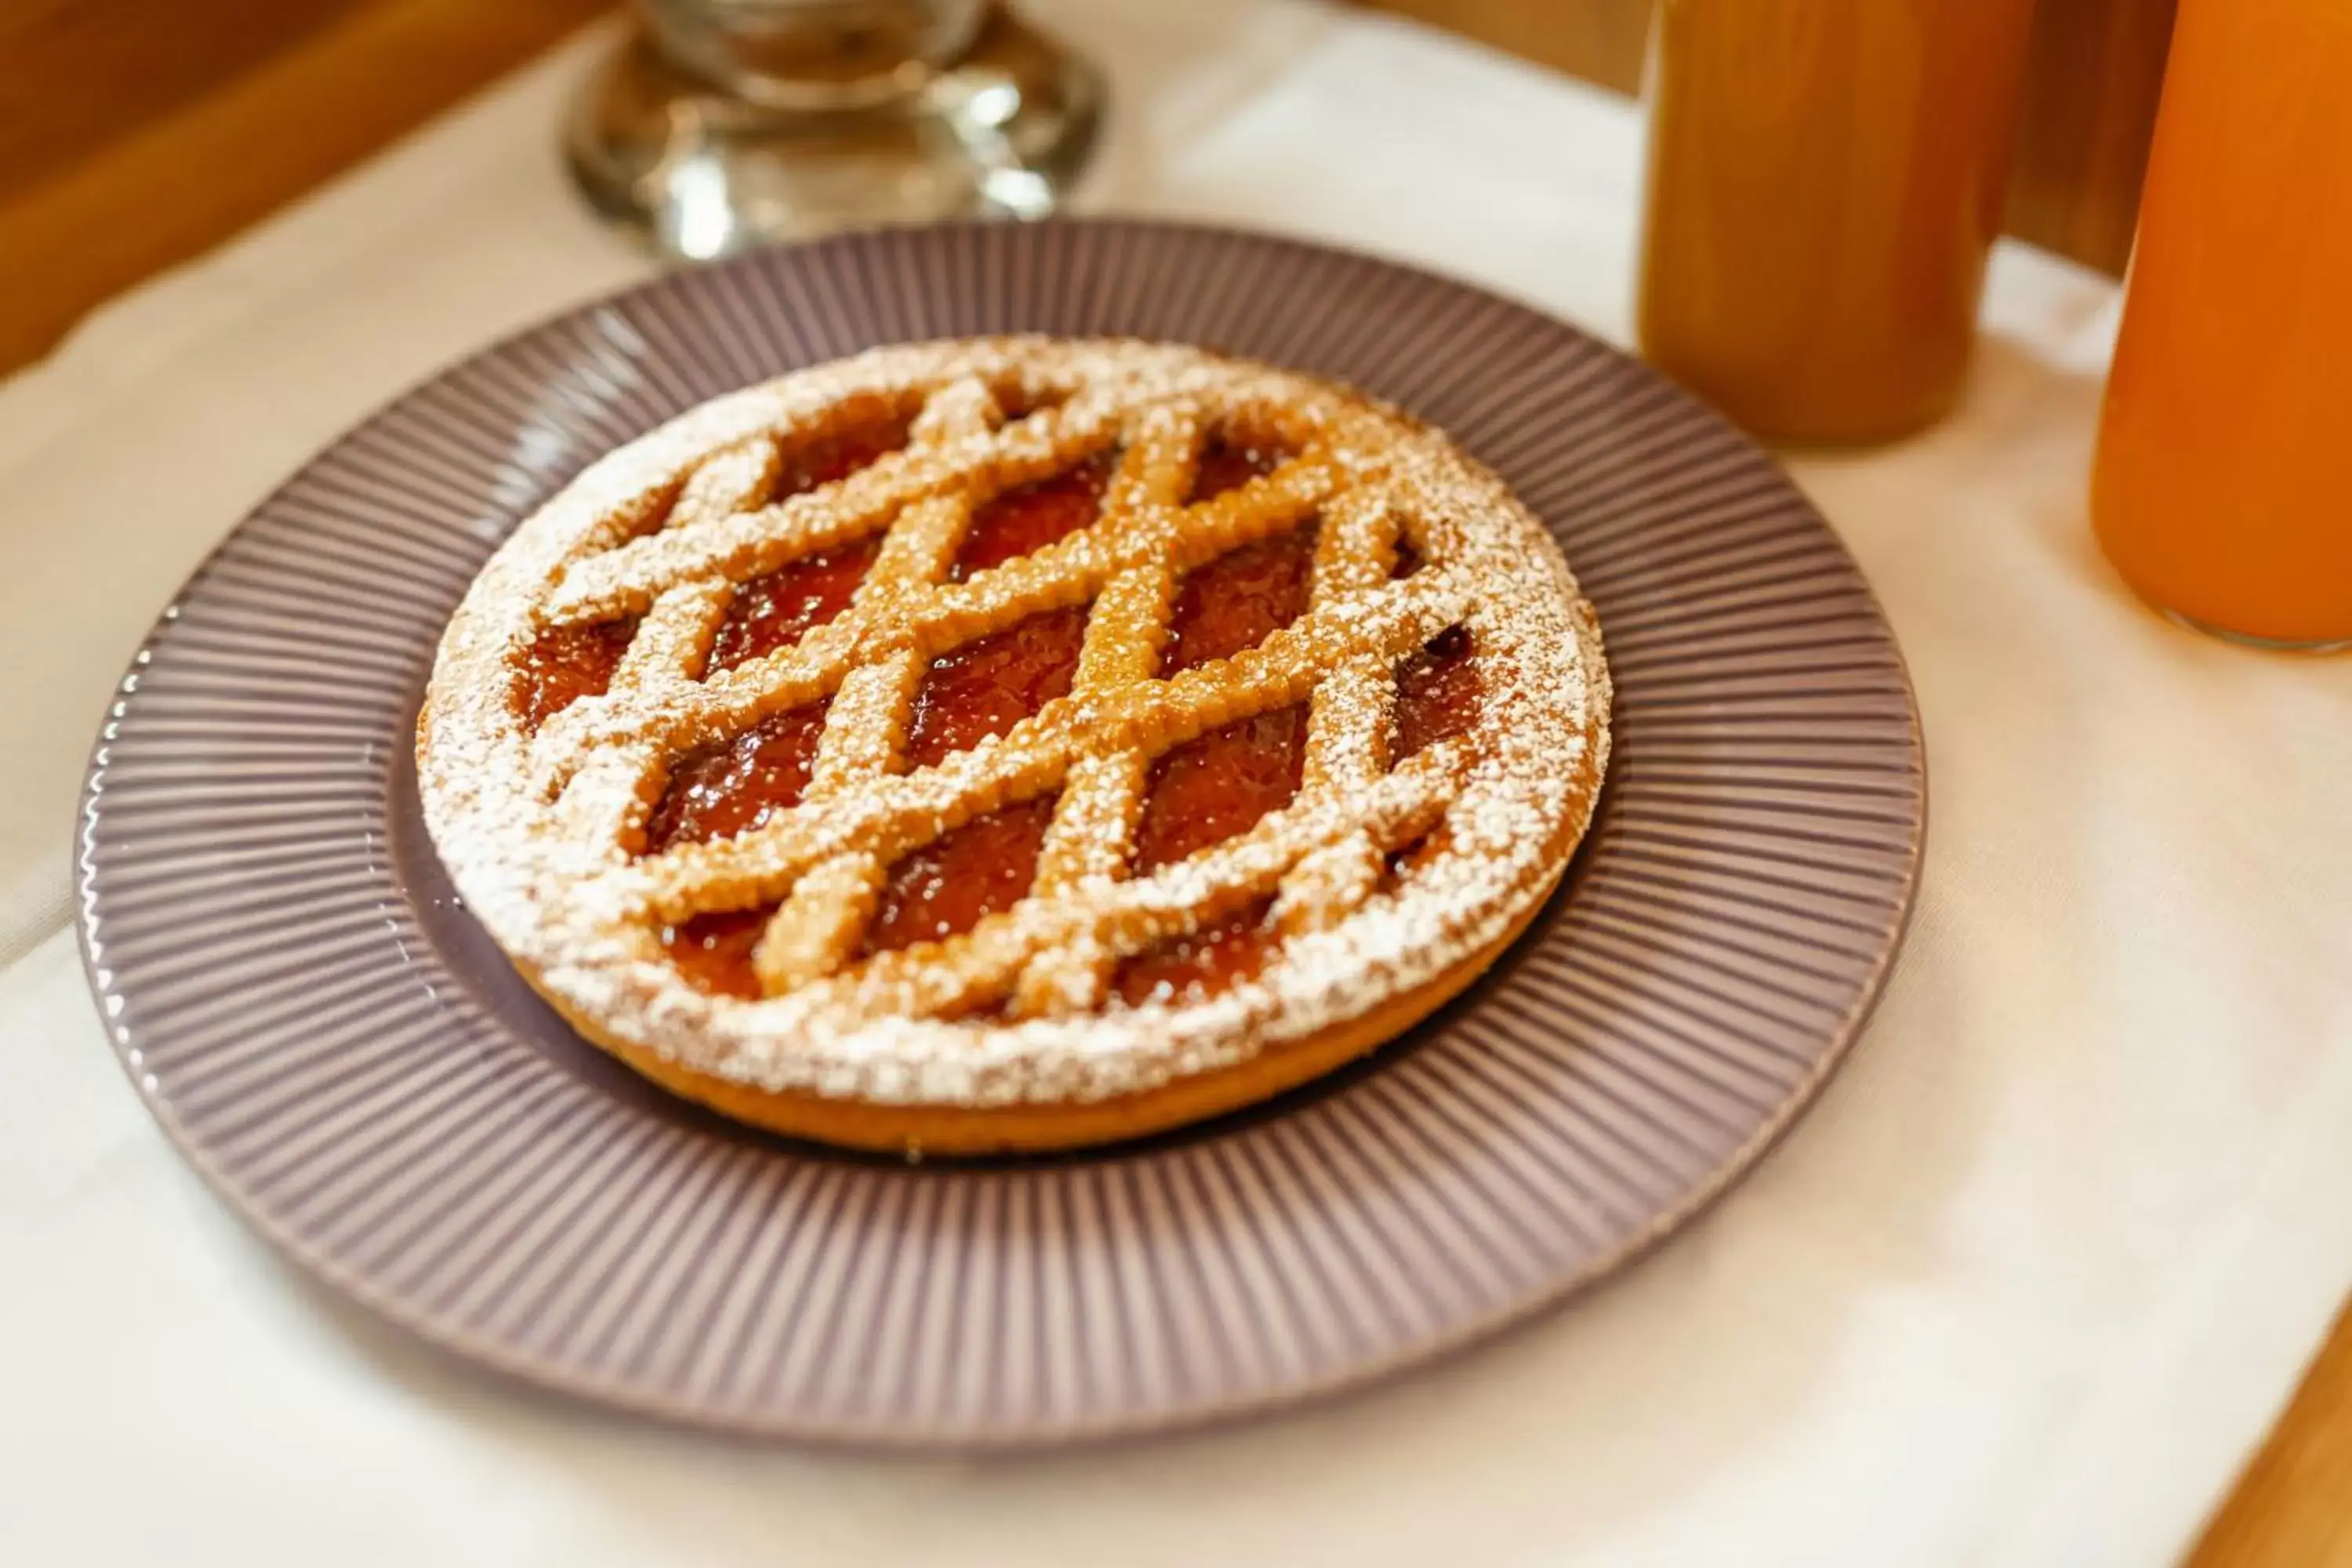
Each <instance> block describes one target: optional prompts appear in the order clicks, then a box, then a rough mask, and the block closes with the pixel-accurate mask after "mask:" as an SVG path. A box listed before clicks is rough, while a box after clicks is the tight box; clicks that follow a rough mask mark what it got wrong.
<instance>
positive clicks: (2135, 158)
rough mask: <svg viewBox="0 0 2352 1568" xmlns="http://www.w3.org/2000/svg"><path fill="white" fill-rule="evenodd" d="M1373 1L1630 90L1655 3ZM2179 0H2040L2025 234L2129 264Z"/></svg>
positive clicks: (2018, 187)
mask: <svg viewBox="0 0 2352 1568" xmlns="http://www.w3.org/2000/svg"><path fill="white" fill-rule="evenodd" d="M1369 3H1370V4H1372V5H1376V6H1378V7H1379V8H1380V9H1381V10H1387V11H1394V12H1397V13H1399V14H1401V15H1403V16H1415V17H1418V18H1420V19H1421V20H1423V21H1425V22H1431V23H1434V24H1436V25H1437V26H1447V27H1453V28H1455V29H1457V30H1459V31H1461V32H1465V33H1468V34H1470V35H1471V36H1472V37H1478V38H1483V39H1484V40H1486V42H1487V43H1490V44H1493V45H1496V47H1500V48H1505V49H1508V50H1510V51H1511V52H1513V53H1515V54H1519V55H1524V56H1526V57H1528V58H1529V59H1535V60H1541V61H1542V62H1543V63H1544V64H1546V65H1549V66H1553V67H1557V68H1559V69H1560V70H1564V71H1566V72H1568V73H1569V74H1570V75H1571V76H1580V77H1583V78H1585V79H1587V80H1590V81H1597V82H1601V83H1605V84H1606V85H1608V86H1610V87H1613V88H1618V89H1622V90H1624V91H1627V92H1631V91H1633V90H1634V89H1635V87H1636V85H1637V83H1638V82H1639V81H1640V79H1641V74H1642V53H1643V46H1644V45H1645V44H1646V42H1647V41H1648V37H1649V26H1650V8H1651V5H1652V4H1653V0H1369ZM1874 3H1877V4H1894V3H1895V0H1874ZM2245 3H2252V0H2245ZM2175 4H2176V0H2041V13H2040V16H2039V18H2038V20H2037V22H2036V36H2035V39H2034V68H2033V82H2032V91H2031V96H2030V98H2029V100H2028V102H2027V107H2026V117H2025V131H2024V139H2023V141H2022V142H2021V144H2020V146H2019V151H2018V163H2017V178H2016V184H2015V187H2014V189H2013V191H2012V193H2011V202H2010V227H2011V229H2012V230H2013V231H2014V232H2016V233H2018V234H2020V235H2021V236H2023V237H2026V238H2027V239H2030V240H2032V241H2033V242H2034V243H2035V244H2037V245H2043V246H2047V247H2050V248H2051V249H2053V250H2055V251H2058V252H2060V253H2062V254H2063V255H2067V256H2071V257H2074V258H2075V259H2077V260H2080V261H2085V262H2088V263H2089V264H2090V265H2092V266H2094V267H2098V268H2105V270H2107V271H2110V272H2117V273H2120V272H2121V271H2122V270H2123V267H2124V261H2125V259H2126V258H2127V257H2128V256H2129V255H2130V253H2131V237H2132V224H2133V221H2134V219H2135V218H2136V217H2137V216H2138V212H2139V185H2140V172H2141V170H2142V169H2143V167H2145V165H2146V164H2147V142H2148V132H2149V131H2150V130H2151V129H2152V128H2153V127H2154V125H2155V122H2156V100H2157V91H2158V88H2159V87H2160V86H2161V85H2162V83H2163V79H2164V56H2165V50H2166V48H2167V47H2168V46H2169V45H2170V43H2171V41H2172V15H2173V9H2174V5H2175Z"/></svg>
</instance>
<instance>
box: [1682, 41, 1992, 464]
mask: <svg viewBox="0 0 2352 1568" xmlns="http://www.w3.org/2000/svg"><path fill="white" fill-rule="evenodd" d="M2032 26H2033V0H1662V3H1661V5H1660V7H1659V12H1658V24H1657V27H1658V30H1657V44H1656V48H1655V50H1654V55H1653V58H1652V62H1651V72H1652V78H1653V85H1652V90H1651V131H1650V192H1649V212H1648V236H1647V240H1646V244H1645V254H1644V256H1643V276H1642V307H1641V334H1642V348H1643V353H1646V354H1647V355H1648V356H1649V358H1650V361H1651V363H1654V364H1655V365H1656V366H1658V368H1659V369H1661V370H1663V371H1664V372H1665V373H1666V374H1668V375H1670V376H1672V377H1674V378H1675V380H1676V381H1679V382H1681V383H1682V384H1684V385H1685V386H1687V387H1689V388H1690V389H1691V390H1692V391H1694V392H1696V393H1697V394H1698V395H1700V396H1702V397H1704V398H1706V400H1707V401H1708V402H1710V403H1713V404H1714V405H1716V406H1717V408H1719V409H1721V410H1722V411H1723V412H1724V413H1726V414H1727V415H1729V416H1731V417H1732V418H1733V419H1734V420H1736V421H1737V422H1738V423H1739V424H1741V425H1743V426H1747V427H1748V429H1749V430H1750V431H1752V432H1754V433H1755V434H1757V435H1759V436H1762V437H1767V438H1768V439H1774V440H1787V441H1797V442H1831V443H1848V442H1860V441H1873V440H1880V439H1884V438H1887V437H1895V436H1899V435H1902V434H1904V433H1906V431H1909V430H1912V429H1915V428H1916V427H1918V426H1922V425H1925V424H1927V423H1928V422H1929V421H1931V420H1933V419H1935V418H1937V416H1940V415H1941V414H1943V413H1944V412H1945V411H1946V410H1947V409H1948V408H1949V407H1950V406H1951V405H1952V402H1953V400H1954V399H1955V398H1956V397H1957V396H1958V394H1959V390H1960V386H1961V383H1962V381H1963V379H1964V377H1965V376H1966V374H1967V371H1968V364H1969V349H1970V346H1971V344H1972V343H1973V342H1974V337H1975V331H1976V319H1977V301H1978V297H1979V294H1980V292H1981V291H1982V288H1983V284H1984V272H1985V259H1986V257H1987V255H1988V254H1989V253H1990V250H1991V248H1992V242H1993V240H1994V238H1995V237H1996V236H1998V235H1999V234H2000V218H2001V207H2002V200H2003V197H2004V195H2005V194H2006V191H2007V186H2008V171H2009V155H2010V148H2011V142H2013V140H2014V138H2015V132H2016V128H2017V121H2018V118H2019V112H2020V108H2021V100H2022V96H2023V90H2024V80H2025V67H2026V58H2027V54H2028V46H2029V45H2030V43H2031V41H2032Z"/></svg>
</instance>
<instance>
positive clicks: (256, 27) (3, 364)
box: [0, 0, 2352, 1568]
mask: <svg viewBox="0 0 2352 1568" xmlns="http://www.w3.org/2000/svg"><path fill="white" fill-rule="evenodd" d="M1102 3H1105V4H1111V3H1120V4H1138V5H1140V4H1160V3H1164V0H1102ZM1381 3H1382V4H1384V5H1388V6H1389V7H1390V8H1391V9H1394V10H1399V11H1404V12H1409V13H1411V14H1412V15H1414V16H1420V17H1422V18H1423V19H1424V20H1428V21H1432V22H1435V23H1438V24H1439V25H1442V26H1454V27H1457V28H1459V29H1461V30H1462V31H1465V32H1467V33H1470V34H1472V35H1473V36H1475V37H1482V38H1484V39H1486V41H1487V42H1489V43H1493V44H1495V45H1496V46H1497V47H1505V48H1509V49H1512V50H1516V51H1517V52H1518V53H1520V54H1523V55H1526V56H1528V58H1533V59H1537V60H1540V61H1542V62H1544V63H1547V64H1549V65H1553V66H1557V67H1559V68H1563V69H1568V70H1571V71H1574V72H1576V73H1578V74H1580V75H1583V76H1586V77H1589V78H1591V79H1594V80H1598V81H1601V82H1604V83H1607V84H1609V85H1612V86H1616V87H1621V88H1622V87H1629V86H1630V85H1632V84H1633V82H1634V80H1635V79H1637V77H1638V75H1639V70H1640V62H1641V51H1642V45H1643V37H1644V36H1645V33H1646V26H1647V15H1648V13H1647V6H1648V4H1649V0H1381ZM1874 3H1875V0H1874ZM2172 4H2173V0H2044V4H2043V15H2042V28H2041V36H2040V38H2039V40H2038V43H2037V54H2038V58H2039V64H2038V67H2037V71H2036V85H2035V87H2034V89H2033V96H2032V109H2031V110H2030V112H2029V130H2028V137H2027V142H2026V146H2025V149H2024V151H2023V153H2021V164H2020V171H2019V175H2018V182H2017V189H2016V197H2015V203H2014V205H2013V207H2012V216H2013V219H2014V222H2015V225H2016V226H2018V227H2019V228H2020V229H2021V232H2024V233H2026V234H2027V235H2029V236H2031V237H2036V238H2039V239H2041V240H2042V241H2044V242H2046V243H2051V244H2053V246H2054V247H2056V248H2060V249H2063V250H2065V251H2067V252H2068V253H2069V254H2072V255H2074V256H2077V257H2079V258H2084V259H2087V260H2090V261H2092V262H2093V263H2094V264H2095V265H2101V266H2105V267H2107V268H2110V269H2116V268H2120V267H2121V265H2122V261H2123V258H2124V257H2125V255H2126V251H2127V249H2128V244H2129V234H2130V222H2131V214H2132V212H2133V210H2134V207H2135V205H2136V203H2137V189H2138V168H2139V163H2140V162H2141V159H2142V156H2143V155H2144V153H2145V149H2146V145H2147V120H2148V114H2149V110H2151V108H2152V106H2153V103H2154V101H2155V87H2156V80H2157V74H2158V68H2159V67H2160V62H2161V58H2162V53H2163V47H2164V41H2165V38H2166V37H2167V36H2168V30H2169V26H2170V18H2171V9H2172ZM603 9H604V5H603V0H268V3H266V4H265V3H262V0H0V372H5V371H6V370H8V369H11V368H13V367H15V366H16V365H20V364H23V363H26V362H27V361H29V360H31V359H33V358H35V357H37V355H39V354H40V353H43V352H45V351H46V350H47V348H48V347H49V346H50V345H51V344H52V343H54V342H56V340H57V338H58V336H59V335H60V334H61V333H62V332H63V331H65V330H66V329H67V328H68V327H69V326H70V325H71V324H72V322H73V321H75V320H77V319H78V318H79V316H80V315H82V314H83V313H84V312H85V311H87V310H89V308H90V307H91V306H93V305H95V304H97V303H99V302H100V301H101V300H105V299H106V298H108V297H109V296H110V295H112V294H114V293H117V292H119V291H120V290H121V289H125V288H127V287H129V286H130V285H131V284H133V283H135V282H137V281H139V280H140V279H142V278H144V277H146V276H148V275H150V274H151V273H152V272H155V271H157V270H159V269H161V268H164V267H167V266H169V265H171V264H172V263H173V262H175V261H179V260H182V259H184V258H187V257H190V256H193V255H194V254H196V253H198V252H199V251H202V250H204V249H205V248H206V247H210V246H212V245H214V244H215V243H217V242H218V241H219V240H221V239H223V238H226V237H228V236H230V235H232V234H235V233H236V231H237V230H239V229H241V228H244V227H245V226H247V225H249V224H251V223H252V222H253V221H254V220H256V219H257V218H259V217H261V216H265V215H267V214H268V213H269V212H270V211H271V210H273V209H274V208H276V207H277V206H278V205H281V204H283V203H285V202H287V201H289V200H291V199H292V198H294V197H296V196H299V195H301V194H302V193H303V192H305V191H307V190H309V189H310V188H311V187H313V186H314V185H316V184H319V183H320V182H321V181H323V180H325V179H326V178H328V177H329V176H331V175H332V174H336V173H337V172H339V171H340V170H341V169H343V168H346V167H348V166H350V165H351V164H352V163H357V162H359V161H360V160H361V159H362V158H364V157H365V156H367V155H368V154H369V153H373V152H374V151H376V150H377V149H379V148H380V147H382V146H383V145H384V144H385V143H386V142H390V141H392V140H393V139H394V138H395V137H397V136H398V135H399V134H400V133H401V132H404V131H406V130H407V129H409V128H410V127H412V126H414V125H415V124H416V123H417V122H419V121H423V120H425V119H426V118H428V117H429V116H431V115H432V114H434V113H435V112H436V111H437V110H441V109H443V108H445V107H446V106H448V105H449V104H452V103H454V102H456V101H457V100H460V99H462V98H464V97H466V96H467V94H469V93H471V92H473V91H475V90H476V89H478V88H480V87H481V86H482V85H484V84H485V83H487V82H488V81H490V80H492V79H495V78H497V77H498V76H499V75H501V74H502V73H504V72H505V71H507V70H509V69H511V68H513V67H515V66H517V65H519V64H520V63H522V62H523V61H524V60H526V59H528V58H530V57H531V56H532V55H534V54H536V53H538V52H539V51H540V50H541V49H543V48H545V47H547V46H548V45H550V44H551V43H553V42H554V41H555V40H557V39H558V38H560V37H563V36H564V35H565V34H567V33H568V32H570V31H571V30H572V28H573V27H575V26H578V25H579V24H580V23H582V22H583V21H584V20H586V19H587V18H589V17H591V16H594V15H596V14H598V13H599V12H600V11H601V10H603ZM550 134H551V135H552V134H553V128H552V127H551V128H550ZM2190 1563H2191V1568H2352V1319H2347V1321H2343V1322H2339V1323H2338V1324H2337V1326H2336V1334H2335V1337H2334V1339H2333V1340H2332V1341H2331V1342H2330V1343H2329V1345H2328V1347H2327V1349H2326V1352H2324V1353H2323V1354H2322V1356H2321V1357H2320V1360H2319V1362H2318V1363H2317V1364H2316V1365H2315V1367H2314V1368H2313V1369H2312V1372H2311V1373H2310V1376H2309V1378H2308V1379H2307V1380H2306V1382H2305V1384H2304V1387H2303V1389H2302V1391H2301V1393H2300V1394H2298V1395H2297V1396H2296V1399H2295V1402H2294V1407H2293V1408H2292V1409H2291V1410H2290V1411H2289V1412H2288V1413H2287V1415H2286V1416H2285V1418H2284V1420H2283V1421H2282V1423H2281V1425H2280V1426H2279V1428H2278V1430H2277V1431H2276V1433H2275V1434H2273V1437H2272V1439H2271V1442H2270V1444H2269V1445H2268V1447H2266V1448H2265V1449H2264V1450H2263V1453H2262V1454H2261V1455H2260V1456H2259V1457H2258V1458H2256V1459H2255V1461H2254V1463H2253V1464H2252V1467H2251V1468H2250V1469H2249V1470H2248V1472H2247V1474H2246V1476H2245V1479H2244V1480H2243V1482H2242V1484H2241V1486H2240V1487H2239V1489H2238V1490H2237V1492H2236V1494H2235V1495H2234V1496H2233V1497H2232V1498H2231V1500H2230V1501H2229V1503H2228V1505H2227V1506H2226V1507H2225V1508H2224V1509H2223V1510H2221V1513H2220V1514H2219V1515H2218V1516H2217V1517H2216V1519H2215V1520H2214V1521H2213V1524H2212V1527H2211V1530H2210V1533H2209V1534H2208V1536H2207V1538H2206V1540H2205V1542H2204V1543H2203V1545H2202V1546H2201V1547H2200V1548H2199V1550H2198V1551H2197V1552H2196V1553H2195V1554H2194V1555H2193V1556H2192V1558H2191V1559H2190Z"/></svg>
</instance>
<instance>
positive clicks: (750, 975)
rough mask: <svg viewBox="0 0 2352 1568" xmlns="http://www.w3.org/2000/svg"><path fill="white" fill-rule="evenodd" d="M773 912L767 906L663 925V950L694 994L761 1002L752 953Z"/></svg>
mask: <svg viewBox="0 0 2352 1568" xmlns="http://www.w3.org/2000/svg"><path fill="white" fill-rule="evenodd" d="M775 912H776V906H775V905H773V904H767V905H764V906H762V907H761V908H759V909H756V910H728V911H727V912H726V913H725V914H717V915H697V916H695V917H694V918H693V919H692V920H690V921H686V922H685V923H684V924H682V925H674V926H666V927H664V928H663V930H662V934H661V940H662V946H663V947H664V948H665V949H667V951H668V952H669V956H670V962H671V963H675V964H677V968H678V973H681V974H683V975H685V976H686V979H687V983H688V984H690V985H692V986H693V987H694V988H695V989H696V990H698V991H707V992H709V993H710V994H712V995H714V996H740V997H742V998H744V999H745V1000H746V1001H757V1000H759V997H760V972H759V970H758V968H757V967H756V966H755V965H754V964H753V963H752V954H753V953H754V952H756V951H757V950H758V948H759V945H760V933H761V932H762V931H766V930H767V929H768V921H769V920H770V919H771V918H772V917H773V916H774V914H775Z"/></svg>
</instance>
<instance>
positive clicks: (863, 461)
mask: <svg viewBox="0 0 2352 1568" xmlns="http://www.w3.org/2000/svg"><path fill="white" fill-rule="evenodd" d="M908 425H909V421H908V420H906V419H902V418H898V417H895V416H894V417H885V418H880V419H873V420H868V421H866V422H863V423H860V424H856V425H851V426H847V427H846V428H844V429H841V430H837V431H835V432H834V433H833V434H832V435H830V436H814V437H810V438H809V439H808V440H805V441H803V442H801V443H800V444H799V445H798V446H795V447H788V448H786V449H785V452H784V456H783V463H782V467H781V468H779V470H778V472H777V474H776V489H775V499H776V500H780V501H782V500H792V499H793V497H794V496H799V495H806V494H808V492H809V491H811V490H813V489H819V488H821V487H822V486H824V485H829V484H832V483H834V482H835V480H838V479H847V478H848V477H849V476H850V475H852V474H854V473H856V472H857V470H858V469H860V468H869V467H871V466H872V465H873V464H874V463H875V462H876V461H877V460H878V459H880V458H885V457H887V456H888V455H889V454H891V453H892V452H896V451H898V450H900V449H901V448H902V447H905V446H906V445H907V435H908Z"/></svg>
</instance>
